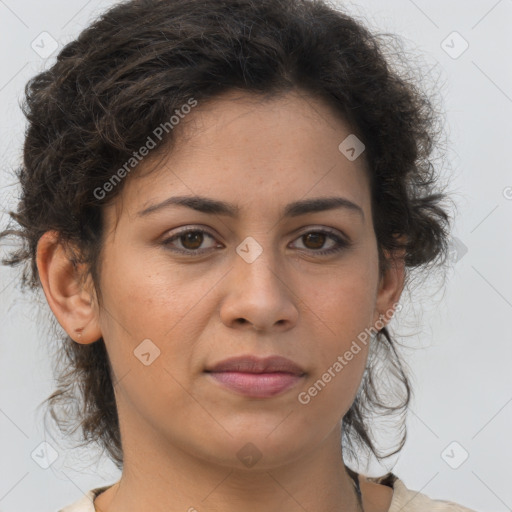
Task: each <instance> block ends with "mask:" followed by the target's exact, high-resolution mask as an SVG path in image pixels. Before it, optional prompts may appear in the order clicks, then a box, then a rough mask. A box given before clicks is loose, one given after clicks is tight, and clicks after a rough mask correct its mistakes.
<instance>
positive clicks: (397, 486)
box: [367, 473, 476, 512]
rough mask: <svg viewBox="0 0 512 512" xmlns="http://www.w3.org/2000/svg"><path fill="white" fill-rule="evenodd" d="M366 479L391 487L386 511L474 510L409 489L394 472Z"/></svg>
mask: <svg viewBox="0 0 512 512" xmlns="http://www.w3.org/2000/svg"><path fill="white" fill-rule="evenodd" d="M367 480H369V481H371V482H374V483H377V484H381V485H387V486H388V487H391V488H392V489H393V497H392V499H391V505H390V507H389V510H388V512H476V511H475V510H473V509H470V508H468V507H465V506H463V505H460V504H458V503H454V502H453V501H446V500H436V499H432V498H430V497H429V496H427V495H426V494H423V493H421V492H419V491H415V490H412V489H409V488H408V487H407V486H406V485H405V484H404V482H403V481H402V480H400V478H398V477H397V476H396V475H395V474H394V473H387V474H386V475H384V476H382V477H378V478H369V477H367Z"/></svg>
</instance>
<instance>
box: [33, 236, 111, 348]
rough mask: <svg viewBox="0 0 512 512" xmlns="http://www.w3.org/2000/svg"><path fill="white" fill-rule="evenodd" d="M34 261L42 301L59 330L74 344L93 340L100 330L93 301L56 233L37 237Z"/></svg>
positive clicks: (77, 267) (78, 268) (96, 338)
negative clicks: (42, 295)
mask: <svg viewBox="0 0 512 512" xmlns="http://www.w3.org/2000/svg"><path fill="white" fill-rule="evenodd" d="M36 261H37V268H38V272H39V278H40V280H41V285H42V287H43V291H44V294H45V296H46V300H47V301H48V305H49V306H50V308H51V310H52V312H53V314H54V315H55V317H56V318H57V321H58V322H59V324H60V325H61V327H62V328H63V329H64V330H65V331H66V332H67V333H68V334H69V336H70V337H71V338H72V339H74V340H75V341H76V342H77V343H82V344H88V343H93V342H94V341H97V340H98V339H99V338H100V337H101V330H100V328H99V318H98V309H97V307H95V300H94V299H95V298H94V297H93V295H92V294H91V292H90V291H89V289H87V288H86V287H85V286H84V285H83V284H82V283H81V281H80V277H81V276H80V271H81V267H80V266H78V265H76V264H74V263H73V261H72V259H71V255H70V254H69V251H66V250H65V248H64V246H63V245H62V244H61V243H59V240H58V233H57V232H56V231H47V232H46V233H44V234H43V235H42V236H41V238H40V239H39V242H38V244H37V256H36ZM88 282H90V280H89V279H88Z"/></svg>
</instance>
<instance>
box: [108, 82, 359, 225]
mask: <svg viewBox="0 0 512 512" xmlns="http://www.w3.org/2000/svg"><path fill="white" fill-rule="evenodd" d="M175 136H176V137H177V138H176V140H175V143H174V144H173V146H172V150H170V151H169V152H168V153H167V154H165V155H163V157H162V158H160V159H159V160H158V164H156V165H155V163H154V162H151V165H150V169H151V170H150V172H148V173H146V172H144V164H145V163H146V162H142V163H141V164H139V165H141V166H142V170H143V172H142V173H141V174H140V175H139V174H137V173H136V172H135V173H134V174H133V176H130V177H129V178H128V180H127V183H126V184H125V187H124V188H123V191H122V193H121V196H122V198H120V199H121V201H120V202H122V204H123V206H122V209H121V210H123V211H124V210H126V209H127V210H128V211H127V212H126V213H127V214H128V216H129V217H134V216H136V214H137V212H139V211H141V210H143V209H145V208H148V207H149V206H151V205H152V204H155V203H158V202H161V201H163V200H164V199H166V198H168V197H170V196H174V195H176V196H183V195H189V196H191V195H200V196H208V197H212V198H215V199H218V200H224V201H229V202H230V203H236V204H238V205H239V207H240V208H239V212H240V214H241V215H244V214H247V215H254V214H255V213H256V214H257V213H258V212H260V213H263V211H266V212H269V213H270V212H271V211H272V212H276V213H277V211H278V210H279V211H280V210H281V208H282V205H283V204H284V203H286V204H287V203H290V202H293V201H296V200H298V199H300V198H304V199H305V198H307V197H308V196H311V197H318V196H327V195H329V196H332V195H342V196H344V197H346V198H347V199H349V200H351V201H353V202H355V203H357V204H359V205H360V206H361V207H362V208H365V209H367V208H369V204H368V201H369V190H368V188H369V187H368V179H367V177H368V176H367V167H366V165H367V164H366V160H365V158H364V156H365V155H364V153H363V154H361V156H360V157H359V158H357V159H356V160H354V161H351V160H349V159H348V158H347V157H346V156H345V154H344V153H343V152H342V151H340V149H339V146H340V144H341V143H342V142H343V141H344V140H346V139H347V137H349V136H353V134H352V130H351V127H350V125H348V124H347V123H346V122H344V120H343V119H342V118H341V116H340V115H339V114H337V113H335V112H333V111H332V109H331V107H330V106H329V105H327V104H326V103H325V102H324V101H323V100H321V99H319V98H316V97H313V96H311V95H308V94H305V93H301V92H295V91H294V92H291V93H287V94H284V95H280V96H277V97H272V98H262V97H261V96H255V95H253V94H250V93H246V92H240V91H236V92H233V91H231V92H229V93H226V94H224V95H222V96H220V97H217V98H215V99H214V100H212V101H209V102H207V103H205V104H201V103H199V104H198V106H196V107H195V109H194V110H193V111H192V112H190V113H189V114H187V115H186V116H184V119H183V121H182V124H181V126H179V130H176V133H175ZM147 163H150V158H148V162H147ZM121 210H119V209H118V214H121Z"/></svg>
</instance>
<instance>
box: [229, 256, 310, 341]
mask: <svg viewBox="0 0 512 512" xmlns="http://www.w3.org/2000/svg"><path fill="white" fill-rule="evenodd" d="M271 253H272V251H271V250H270V249H268V250H264V251H263V252H262V253H261V254H260V255H259V256H258V257H257V258H256V259H255V260H254V261H252V262H248V261H246V260H244V259H243V258H242V257H239V256H238V255H237V257H236V258H235V262H234V267H233V269H232V270H231V271H230V272H229V273H228V276H227V279H226V282H225V285H226V286H227V288H226V289H227V293H226V295H225V297H224V300H223V302H222V306H221V310H220V315H221V320H222V322H223V323H224V324H225V325H226V326H228V327H232V328H246V329H252V330H256V331H269V332H270V331H272V330H276V329H277V330H279V331H286V330H288V329H291V328H292V327H293V326H294V325H296V323H297V320H298V316H299V311H298V309H297V303H298V302H300V299H299V298H298V296H297V295H296V293H294V288H295V286H294V283H293V282H292V281H293V280H292V278H291V276H290V275H289V274H287V273H286V272H285V271H283V269H282V267H279V268H277V267H276V261H275V259H274V258H273V257H272V254H271Z"/></svg>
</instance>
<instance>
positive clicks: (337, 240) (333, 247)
mask: <svg viewBox="0 0 512 512" xmlns="http://www.w3.org/2000/svg"><path fill="white" fill-rule="evenodd" d="M297 240H300V241H301V242H302V244H303V246H304V247H299V249H301V250H307V251H309V252H313V253H314V254H317V255H319V256H324V255H328V254H334V253H337V252H340V251H342V250H343V249H346V248H348V247H349V246H350V245H351V242H349V241H348V240H345V239H344V238H342V237H341V236H339V235H337V234H336V233H334V232H332V231H327V230H323V229H322V230H316V231H308V232H307V233H304V234H302V235H301V236H299V238H298V239H297ZM329 240H331V244H330V247H328V248H327V249H322V248H323V247H325V244H326V242H327V241H329ZM319 249H321V250H319Z"/></svg>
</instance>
